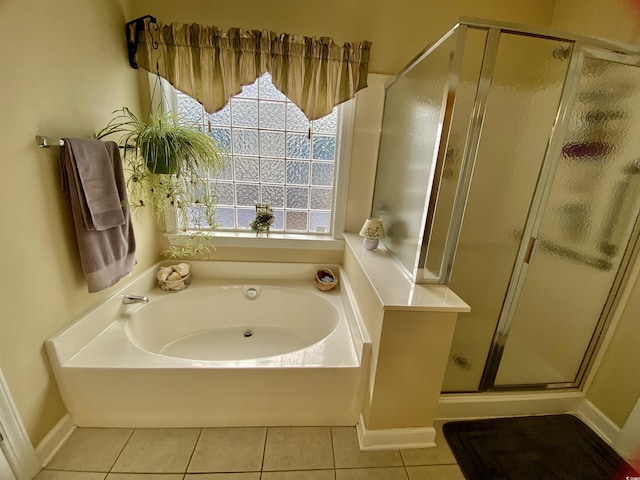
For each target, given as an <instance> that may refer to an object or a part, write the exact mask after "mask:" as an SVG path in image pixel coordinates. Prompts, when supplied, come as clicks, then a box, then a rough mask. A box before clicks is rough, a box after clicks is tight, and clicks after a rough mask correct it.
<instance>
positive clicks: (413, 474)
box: [35, 422, 464, 480]
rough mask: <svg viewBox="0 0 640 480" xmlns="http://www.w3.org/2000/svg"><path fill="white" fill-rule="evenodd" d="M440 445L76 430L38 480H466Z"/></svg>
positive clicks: (265, 433) (216, 432)
mask: <svg viewBox="0 0 640 480" xmlns="http://www.w3.org/2000/svg"><path fill="white" fill-rule="evenodd" d="M435 426H436V430H437V437H436V441H437V442H438V446H437V447H436V448H426V449H414V450H390V451H381V452H361V451H360V450H359V448H358V439H357V436H356V430H355V428H354V427H243V428H160V429H125V428H78V429H76V430H75V432H74V433H73V435H71V437H70V438H69V440H67V442H66V443H65V445H64V446H63V447H62V448H61V449H60V451H59V452H58V453H57V455H56V456H55V457H54V458H53V459H52V460H51V462H49V464H48V465H47V466H46V467H45V468H44V470H42V471H41V472H40V473H39V474H38V476H37V477H36V479H35V480H464V476H463V475H462V472H461V471H460V469H459V467H458V465H456V461H455V458H454V457H453V454H452V453H451V450H450V449H449V447H448V446H447V444H446V441H445V440H444V436H443V435H442V425H441V423H440V422H438V423H436V425H435Z"/></svg>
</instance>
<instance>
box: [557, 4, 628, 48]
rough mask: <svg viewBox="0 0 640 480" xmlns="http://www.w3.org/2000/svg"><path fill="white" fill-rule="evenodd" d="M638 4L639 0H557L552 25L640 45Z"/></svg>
mask: <svg viewBox="0 0 640 480" xmlns="http://www.w3.org/2000/svg"><path fill="white" fill-rule="evenodd" d="M633 3H635V4H636V7H635V9H634V8H633V7H632V4H633ZM637 5H638V2H637V1H635V0H556V1H555V8H554V10H553V17H552V19H551V26H552V27H553V28H557V29H559V30H564V31H568V32H572V33H578V34H581V35H589V36H592V37H599V38H605V39H609V40H615V41H618V42H623V43H627V44H632V45H637V46H640V7H638V6H637Z"/></svg>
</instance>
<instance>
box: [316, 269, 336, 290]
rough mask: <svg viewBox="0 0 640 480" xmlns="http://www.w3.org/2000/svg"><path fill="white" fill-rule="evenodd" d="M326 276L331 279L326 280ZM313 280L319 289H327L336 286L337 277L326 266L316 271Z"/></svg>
mask: <svg viewBox="0 0 640 480" xmlns="http://www.w3.org/2000/svg"><path fill="white" fill-rule="evenodd" d="M327 277H328V278H330V279H331V281H329V282H328V281H327ZM313 280H314V282H315V284H316V287H318V289H319V290H323V291H325V292H326V291H329V290H333V289H334V288H336V285H338V277H337V275H336V274H335V273H333V272H332V271H331V270H330V269H328V268H321V269H320V270H318V271H317V272H316V275H315V276H314V277H313Z"/></svg>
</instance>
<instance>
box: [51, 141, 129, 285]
mask: <svg viewBox="0 0 640 480" xmlns="http://www.w3.org/2000/svg"><path fill="white" fill-rule="evenodd" d="M76 153H77V154H79V156H80V157H81V158H78V157H77V156H76ZM92 159H93V160H95V161H96V162H99V163H100V166H94V165H88V164H89V163H90V162H91V161H92ZM105 159H106V160H105ZM60 164H61V171H62V174H63V184H65V185H67V186H68V193H69V197H70V199H71V210H72V213H73V221H74V224H75V230H76V237H77V240H78V250H79V252H80V261H81V263H82V269H83V271H84V274H85V277H86V279H87V286H88V289H89V292H90V293H92V292H98V291H100V290H104V289H105V288H108V287H110V286H112V285H114V284H116V283H117V282H118V280H120V279H121V278H122V277H124V276H125V275H128V274H129V273H131V270H132V269H133V266H134V265H135V263H136V259H135V247H136V242H135V237H134V234H133V226H132V225H131V216H130V213H129V205H128V201H127V192H126V188H125V181H124V174H123V172H122V160H121V159H120V151H119V149H118V145H117V144H116V143H115V142H101V141H99V140H86V139H73V138H65V139H64V147H62V148H61V149H60ZM101 176H103V177H105V178H99V177H101ZM108 183H111V185H108ZM114 192H115V197H114V196H113V194H114ZM115 205H117V208H115V209H114V206H115ZM119 218H121V219H122V221H121V223H119ZM109 225H111V226H109Z"/></svg>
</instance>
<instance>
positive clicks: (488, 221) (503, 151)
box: [443, 33, 569, 392]
mask: <svg viewBox="0 0 640 480" xmlns="http://www.w3.org/2000/svg"><path fill="white" fill-rule="evenodd" d="M559 47H560V48H568V47H569V45H568V44H565V43H561V42H558V41H553V40H546V39H540V38H534V37H528V36H520V35H514V34H504V33H503V34H501V35H500V42H499V46H498V53H497V58H496V64H495V69H494V72H493V76H492V82H491V88H490V90H489V95H488V98H487V108H486V113H485V118H484V124H483V129H482V133H481V137H480V143H479V148H478V154H477V156H476V163H475V169H474V173H473V179H472V182H471V188H470V191H469V198H468V202H467V208H466V210H465V214H464V219H463V224H462V230H461V234H460V240H459V243H458V249H457V253H456V257H455V262H454V264H453V272H452V276H451V282H450V284H449V286H450V288H451V289H452V290H453V291H454V292H456V294H458V295H459V296H460V297H461V298H462V299H464V301H465V302H467V303H468V304H469V305H471V312H469V313H463V314H460V315H459V316H458V322H457V324H456V331H455V334H454V339H453V344H452V347H451V356H450V359H449V364H448V366H447V371H446V374H445V379H444V384H443V390H444V391H447V392H461V391H477V390H478V389H479V385H480V379H481V378H482V373H483V370H484V366H485V363H486V359H487V354H488V352H489V348H490V347H491V343H492V340H493V335H494V333H495V329H496V325H497V323H498V319H499V317H500V312H501V310H502V304H503V302H504V299H505V295H506V292H507V288H508V287H509V282H510V279H511V274H512V272H513V268H514V264H515V260H516V256H517V254H518V249H519V247H520V242H521V238H522V232H523V230H524V227H525V224H526V221H527V215H528V213H529V209H530V206H531V202H532V199H533V194H534V191H535V188H536V183H537V180H538V176H539V172H540V169H541V166H542V161H543V159H544V155H545V151H546V146H547V143H548V141H549V138H550V135H551V130H552V128H553V125H554V120H555V117H556V113H557V111H558V106H559V103H560V97H561V95H562V88H563V83H564V79H565V76H566V73H567V68H568V63H569V62H568V60H556V59H555V58H554V56H553V52H554V50H556V49H557V48H559Z"/></svg>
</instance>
